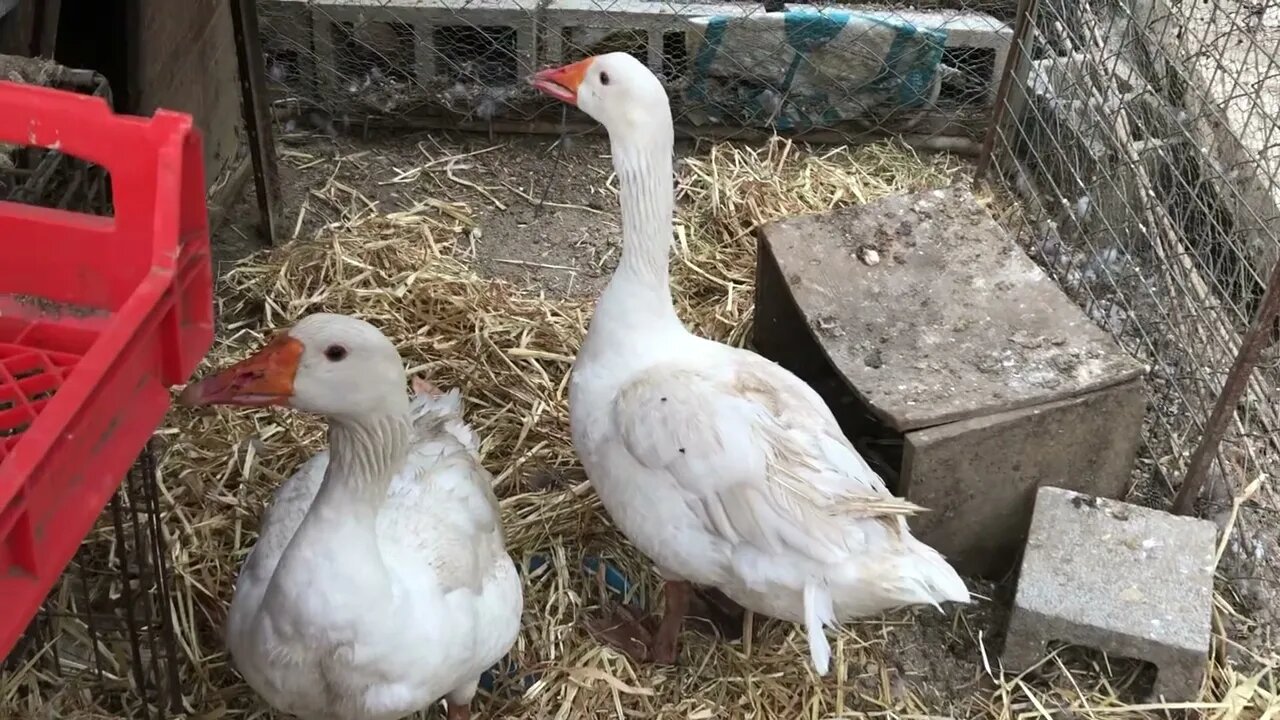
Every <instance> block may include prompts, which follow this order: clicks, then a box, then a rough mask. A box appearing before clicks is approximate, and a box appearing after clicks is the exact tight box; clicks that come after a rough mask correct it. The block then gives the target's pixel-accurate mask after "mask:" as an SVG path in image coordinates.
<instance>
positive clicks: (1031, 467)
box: [752, 188, 1145, 579]
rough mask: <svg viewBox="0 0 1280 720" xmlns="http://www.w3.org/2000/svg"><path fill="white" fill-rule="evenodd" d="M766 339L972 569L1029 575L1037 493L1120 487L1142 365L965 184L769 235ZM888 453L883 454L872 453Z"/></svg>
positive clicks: (920, 521)
mask: <svg viewBox="0 0 1280 720" xmlns="http://www.w3.org/2000/svg"><path fill="white" fill-rule="evenodd" d="M758 237H759V239H760V248H759V261H758V265H757V270H756V315H755V327H754V330H753V335H752V342H753V344H754V345H755V347H756V349H757V350H759V351H760V352H761V353H762V354H764V355H765V356H766V357H769V358H770V359H772V360H774V361H776V362H778V363H780V364H781V365H783V366H784V367H786V368H787V369H788V370H791V371H792V372H794V373H795V374H796V375H797V376H799V377H800V378H802V379H803V380H805V381H806V382H807V383H809V384H810V385H811V386H813V387H814V388H815V389H816V390H817V391H818V393H819V394H820V395H821V396H822V397H823V399H824V400H825V401H826V402H827V404H828V405H829V406H830V407H831V409H832V412H833V413H834V414H835V416H836V418H837V420H839V422H840V426H841V429H843V430H844V432H845V433H846V434H847V435H848V436H849V437H850V438H852V439H853V441H854V442H855V444H858V445H859V447H860V449H862V450H864V451H865V454H868V455H869V456H870V461H871V462H873V463H875V464H876V466H877V467H879V468H880V470H879V472H881V474H882V476H883V477H884V478H885V481H886V483H887V484H888V485H889V486H890V487H891V488H893V489H894V491H895V492H897V493H898V494H899V495H904V496H906V497H907V498H909V499H910V500H912V501H914V502H916V503H918V504H920V505H922V506H924V507H926V508H928V509H929V510H930V511H931V512H928V513H925V514H922V515H920V516H918V517H915V518H912V520H911V524H912V527H913V528H914V529H915V531H916V532H917V533H918V535H919V537H921V538H922V539H923V540H924V541H925V542H927V543H929V544H930V545H932V546H934V547H936V548H937V549H938V550H939V551H941V552H942V553H943V554H944V555H946V556H947V557H948V559H950V560H951V562H952V563H954V564H955V565H956V567H957V569H959V570H960V571H961V572H965V573H967V574H971V575H978V576H982V577H988V578H995V579H998V578H1001V577H1003V576H1004V575H1006V574H1007V573H1008V572H1009V571H1011V570H1012V569H1013V568H1014V563H1015V562H1016V560H1017V556H1018V553H1019V551H1020V550H1021V548H1022V543H1023V540H1024V539H1025V537H1026V532H1027V528H1028V526H1029V525H1030V522H1031V510H1032V506H1033V498H1034V493H1035V491H1036V488H1038V487H1039V486H1041V485H1044V484H1047V483H1055V484H1058V485H1064V486H1067V487H1069V488H1072V489H1077V490H1081V491H1085V492H1089V493H1092V494H1094V495H1101V496H1107V497H1120V496H1122V495H1123V494H1124V492H1125V491H1126V489H1127V487H1128V483H1129V477H1130V471H1131V469H1132V467H1133V461H1134V457H1135V455H1136V452H1137V446H1138V443H1139V439H1140V437H1141V432H1142V420H1143V413H1144V410H1145V392H1144V389H1143V386H1142V380H1141V375H1142V373H1143V367H1142V366H1141V365H1140V364H1139V363H1137V362H1135V361H1134V360H1132V359H1131V358H1130V357H1129V356H1128V355H1126V354H1125V353H1124V352H1123V351H1122V350H1121V349H1120V348H1119V347H1118V346H1116V345H1115V343H1114V342H1113V341H1112V340H1111V338H1110V337H1109V336H1108V335H1106V334H1105V333H1103V332H1102V331H1101V330H1099V329H1098V328H1097V327H1096V326H1095V325H1094V324H1093V323H1092V322H1091V321H1090V320H1089V319H1088V318H1087V317H1086V316H1085V314H1084V312H1083V311H1082V310H1081V309H1080V308H1079V307H1077V306H1076V305H1075V304H1074V303H1072V302H1071V300H1070V299H1068V298H1067V297H1066V295H1064V294H1063V292H1062V290H1061V289H1060V288H1059V287H1058V286H1057V285H1056V284H1055V283H1054V282H1053V281H1052V280H1050V279H1049V278H1048V276H1046V275H1045V274H1044V272H1043V271H1042V270H1040V268H1039V267H1038V266H1036V265H1035V264H1034V263H1033V262H1032V261H1031V260H1030V259H1029V258H1027V256H1026V255H1025V254H1024V253H1023V251H1022V250H1021V249H1020V248H1018V247H1017V246H1016V245H1015V244H1014V243H1013V240H1012V239H1011V238H1009V237H1008V236H1007V235H1006V234H1005V233H1004V231H1003V230H1002V229H1001V228H1000V227H999V226H997V225H996V224H995V222H994V221H993V220H992V219H991V218H990V217H989V216H988V215H987V214H986V212H985V211H984V210H983V209H982V208H981V207H979V206H978V205H977V203H976V202H975V201H974V200H973V198H972V196H971V195H970V194H969V192H968V191H967V190H965V189H961V188H951V189H947V190H940V191H930V192H924V193H914V194H910V195H900V196H895V197H892V198H887V199H885V200H882V201H879V202H875V203H870V204H868V205H865V206H861V207H853V208H847V209H844V210H839V211H836V212H832V213H825V214H821V215H812V216H808V217H798V218H789V219H787V220H783V221H780V222H777V223H773V224H770V225H768V226H766V227H764V228H762V229H761V230H760V231H759V233H758ZM877 451H878V452H879V453H880V455H879V457H877V456H875V454H874V453H875V452H877Z"/></svg>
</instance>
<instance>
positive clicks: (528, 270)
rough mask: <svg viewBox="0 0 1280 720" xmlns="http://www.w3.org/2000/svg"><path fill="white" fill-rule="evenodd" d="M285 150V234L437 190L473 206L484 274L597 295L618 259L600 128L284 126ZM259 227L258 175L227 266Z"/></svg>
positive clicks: (220, 258) (252, 245)
mask: <svg viewBox="0 0 1280 720" xmlns="http://www.w3.org/2000/svg"><path fill="white" fill-rule="evenodd" d="M688 149H689V148H688V147H687V146H686V147H681V148H678V149H677V151H678V152H680V151H687V150H688ZM280 150H281V158H280V172H281V179H282V189H283V192H282V194H283V206H284V207H283V210H282V212H281V217H282V218H283V221H282V223H281V227H282V233H283V236H284V238H286V239H290V238H296V237H303V238H305V237H311V236H313V235H314V234H315V231H316V229H317V228H319V227H321V226H322V225H324V224H325V223H328V222H332V221H334V220H335V219H336V218H337V217H339V216H340V215H342V214H343V213H352V212H366V211H375V210H376V211H377V212H381V213H390V212H396V211H403V210H408V209H410V208H412V207H414V206H415V205H416V204H418V203H420V202H422V201H423V199H424V198H426V197H431V198H435V199H438V200H444V201H447V202H464V203H466V204H467V205H468V206H469V207H470V208H471V211H472V213H473V215H474V218H475V221H476V224H475V227H474V228H473V229H472V230H471V232H470V241H471V247H470V248H468V252H473V253H474V255H473V257H472V258H471V262H472V264H473V266H474V267H475V268H476V270H477V271H478V272H480V273H481V274H483V275H486V276H489V277H496V278H502V279H506V280H511V281H512V282H515V283H518V284H520V285H522V286H525V287H529V286H533V287H538V288H542V289H544V290H546V291H547V292H548V293H550V294H552V295H553V296H554V295H564V294H570V293H572V294H580V295H591V294H594V293H595V292H597V291H598V290H599V289H600V288H601V287H602V286H603V284H604V282H605V281H606V280H607V279H608V275H609V272H610V271H611V270H612V269H613V266H614V264H615V263H616V262H617V258H618V241H619V240H620V238H621V229H620V228H619V226H618V224H617V221H616V217H617V207H616V206H617V201H616V200H615V199H614V196H613V193H612V191H611V190H610V189H609V188H608V187H607V183H610V182H611V176H612V167H611V166H610V164H609V158H608V154H607V153H608V143H607V141H606V140H605V138H604V137H603V136H600V135H579V136H568V137H565V138H563V139H560V138H556V137H554V136H540V137H539V136H534V137H523V136H521V137H499V138H496V139H493V140H490V139H488V138H486V137H484V136H478V135H468V134H458V135H448V134H444V133H421V134H413V135H399V136H392V135H387V134H382V135H372V136H370V137H369V138H367V139H352V138H345V137H339V138H329V137H326V136H314V135H312V136H294V137H289V136H285V137H283V138H281V139H280ZM335 181H336V182H335ZM539 201H541V207H538V205H539ZM304 206H305V210H304ZM257 225H258V215H257V209H256V204H255V203H254V201H253V188H252V184H251V183H250V185H249V187H246V188H245V190H244V192H243V193H242V198H241V201H240V203H239V204H238V205H237V206H236V207H235V208H234V209H233V210H232V211H231V212H230V213H229V216H228V221H227V222H226V223H224V225H223V226H222V227H221V228H220V229H219V230H218V231H217V232H216V234H215V235H214V239H213V247H214V253H215V259H216V261H217V263H218V265H219V271H220V272H222V271H225V269H226V266H227V265H228V263H231V262H234V261H235V260H237V259H239V258H241V257H244V256H245V255H246V254H247V253H250V252H253V251H254V250H257V249H259V248H261V240H260V239H259V237H258V234H257V230H256V228H257Z"/></svg>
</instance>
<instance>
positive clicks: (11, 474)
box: [0, 82, 213, 657]
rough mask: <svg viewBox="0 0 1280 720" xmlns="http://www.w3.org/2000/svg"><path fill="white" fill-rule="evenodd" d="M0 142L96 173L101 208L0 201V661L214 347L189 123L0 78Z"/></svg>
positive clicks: (198, 163) (204, 231)
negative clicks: (105, 203)
mask: <svg viewBox="0 0 1280 720" xmlns="http://www.w3.org/2000/svg"><path fill="white" fill-rule="evenodd" d="M0 142H5V143H9V144H16V145H27V146H39V147H45V148H53V149H56V150H59V151H61V152H63V153H65V154H67V155H71V156H74V157H78V158H81V159H83V160H88V161H89V162H92V163H95V164H97V165H100V166H102V167H104V168H106V170H107V172H108V173H110V176H111V189H112V202H113V205H114V216H113V217H99V216H91V215H84V214H80V213H75V212H66V211H62V210H53V209H46V208H40V207H33V206H28V205H19V204H15V203H7V202H0V657H3V656H4V655H7V654H8V652H9V651H10V650H11V649H12V647H13V645H14V643H15V642H16V641H17V639H18V637H19V636H20V635H21V633H22V631H23V629H24V628H25V627H26V625H27V624H28V622H29V621H30V620H31V618H32V617H34V615H35V613H36V611H37V609H38V608H39V605H40V603H41V601H42V600H43V599H44V597H45V595H47V594H48V592H49V590H51V589H52V587H53V585H54V583H55V582H56V580H57V578H58V575H59V574H61V572H62V570H63V568H65V567H66V565H67V563H68V562H70V560H71V558H72V556H73V555H74V554H75V551H76V548H77V547H78V546H79V544H80V542H81V540H83V539H84V537H85V535H86V534H88V532H89V531H90V529H92V527H93V524H94V521H95V520H96V518H97V517H98V514H99V513H100V512H101V511H102V509H103V507H105V506H106V503H107V502H108V501H109V500H110V499H111V495H112V493H113V492H114V491H115V490H116V487H117V486H118V485H119V483H120V479H121V478H122V477H123V476H124V474H125V473H126V472H127V471H128V468H129V466H130V465H131V464H132V463H133V461H134V459H135V458H136V457H137V456H138V454H139V453H140V452H141V451H142V449H143V447H144V445H145V444H146V442H147V440H148V439H149V438H150V436H151V434H152V432H153V431H154V430H155V428H156V427H157V425H159V423H160V422H161V421H162V419H163V417H164V415H165V412H166V411H167V410H168V408H169V400H170V395H169V392H168V386H170V385H175V384H178V383H181V382H184V381H185V380H187V379H188V378H189V377H190V375H191V373H192V372H194V370H195V368H196V365H198V364H199V362H200V359H201V358H202V357H204V354H205V353H206V352H207V351H208V349H209V346H210V345H211V344H212V342H213V289H212V285H213V280H212V271H211V264H210V258H209V230H208V219H207V216H206V208H205V193H204V163H203V158H202V151H201V141H200V135H199V131H198V130H196V129H195V128H194V127H193V126H192V122H191V118H190V117H189V116H187V115H182V114H178V113H172V112H167V111H163V110H162V111H159V112H157V113H156V114H155V116H154V117H153V118H150V119H143V118H134V117H126V116H118V115H114V114H113V113H112V112H111V110H110V108H109V107H108V106H107V104H106V102H104V101H103V100H102V99H100V98H95V97H89V96H85V95H78V94H75V93H68V92H62V91H57V90H49V89H46V88H38V87H31V86H25V85H15V84H13V83H7V82H0Z"/></svg>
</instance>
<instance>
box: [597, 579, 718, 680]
mask: <svg viewBox="0 0 1280 720" xmlns="http://www.w3.org/2000/svg"><path fill="white" fill-rule="evenodd" d="M692 593H693V589H692V587H690V585H689V583H687V582H684V581H683V580H674V581H673V580H668V581H667V582H666V583H664V585H663V594H664V595H665V596H666V609H665V611H664V612H663V614H662V618H661V619H660V620H656V621H655V619H654V618H653V617H643V616H641V615H639V614H638V613H636V612H635V611H634V610H632V609H631V608H630V607H628V606H626V605H618V606H616V607H615V608H614V610H613V613H612V615H611V616H610V617H607V618H601V619H597V620H590V621H588V623H587V630H588V631H589V632H591V634H592V635H594V636H595V637H596V638H598V639H600V640H601V641H603V642H605V643H606V644H608V645H611V646H613V647H615V648H617V649H619V650H621V651H623V652H625V653H626V654H627V655H629V656H631V658H632V659H633V660H636V661H637V662H646V661H652V662H655V663H658V664H660V665H671V664H674V663H675V661H676V656H677V655H678V654H679V651H680V647H679V640H680V627H681V626H682V625H683V624H684V617H685V615H686V614H688V612H689V599H690V597H691V595H692ZM655 625H656V628H655V627H654V626H655Z"/></svg>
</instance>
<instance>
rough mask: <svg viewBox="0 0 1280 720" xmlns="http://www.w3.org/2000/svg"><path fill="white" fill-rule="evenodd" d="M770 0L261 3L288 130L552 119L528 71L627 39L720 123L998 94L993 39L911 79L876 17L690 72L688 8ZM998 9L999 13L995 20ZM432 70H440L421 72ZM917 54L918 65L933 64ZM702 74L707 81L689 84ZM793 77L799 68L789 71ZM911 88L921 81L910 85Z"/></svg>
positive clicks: (701, 121)
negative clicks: (562, 4) (809, 42)
mask: <svg viewBox="0 0 1280 720" xmlns="http://www.w3.org/2000/svg"><path fill="white" fill-rule="evenodd" d="M772 2H773V0H767V1H766V2H765V3H764V4H763V5H755V4H753V3H743V2H737V1H736V0H728V1H727V2H724V3H721V4H720V5H719V6H710V5H705V4H704V5H697V4H692V3H690V4H683V3H679V2H672V1H671V0H588V1H587V2H583V3H579V6H581V7H580V9H579V11H578V12H579V16H581V17H584V18H586V19H583V20H582V21H581V24H573V23H570V22H568V21H566V20H564V19H563V18H564V16H562V15H557V14H555V12H554V11H555V9H556V8H555V6H554V5H553V4H552V3H550V2H539V1H537V0H528V1H527V2H526V1H525V0H512V1H511V2H499V1H498V0H470V1H469V2H463V3H460V4H458V5H457V6H456V8H453V9H448V8H445V7H443V6H441V7H440V8H438V9H435V10H432V11H431V12H432V13H434V14H424V13H425V12H426V11H425V10H423V8H422V5H421V4H420V3H413V2H408V1H407V0H365V1H363V2H348V3H343V2H307V3H302V2H297V1H296V0H268V1H264V2H260V3H259V13H260V23H261V27H262V37H263V45H264V47H265V49H266V52H267V54H268V62H267V74H268V78H269V79H270V80H271V81H272V84H273V85H274V88H275V91H276V92H275V103H274V109H275V112H276V114H277V117H278V118H279V119H280V120H281V121H282V122H283V123H284V129H285V132H286V133H289V132H292V131H297V130H301V131H316V130H321V131H326V132H331V133H332V132H334V131H335V130H336V127H335V126H341V125H344V124H346V125H356V126H359V125H361V124H367V123H379V122H383V123H385V122H387V121H391V124H397V125H404V124H405V121H406V120H409V121H417V122H419V123H421V122H424V121H427V122H428V123H430V121H431V119H434V126H437V127H441V126H446V127H447V126H462V125H465V124H470V125H471V126H472V127H473V128H474V127H476V126H480V127H484V126H488V127H490V128H494V127H495V126H496V127H497V129H529V128H528V127H527V126H526V127H524V128H516V127H512V126H510V125H508V126H505V127H504V126H501V123H504V122H505V123H508V124H510V123H528V122H530V121H536V120H539V119H542V120H547V119H550V120H552V121H554V120H555V119H558V118H560V116H561V112H562V108H561V107H560V106H559V105H557V104H556V103H554V102H550V101H548V100H547V99H546V98H541V97H538V96H537V95H536V93H534V92H533V91H532V90H531V89H529V88H528V87H527V86H526V84H525V83H524V78H525V76H527V75H528V74H529V73H530V72H532V71H533V70H534V69H536V67H540V66H548V65H551V64H558V63H562V62H570V61H573V60H576V59H580V58H583V57H587V56H590V55H596V54H601V53H604V52H610V51H623V52H629V53H631V54H633V55H635V56H636V57H637V58H639V59H641V60H642V61H646V62H649V63H650V64H651V66H660V68H661V70H660V72H659V73H658V74H659V75H660V77H661V78H662V79H663V80H664V82H665V83H666V84H667V86H668V90H669V93H670V95H671V96H672V98H673V112H674V113H675V116H676V121H677V123H678V124H689V125H697V126H702V127H706V128H718V134H721V135H723V134H727V133H734V132H739V131H742V130H744V129H746V130H756V131H763V132H773V131H792V130H794V131H797V132H810V133H815V132H816V133H822V132H827V133H839V134H843V135H847V136H850V137H853V136H860V135H864V134H867V133H876V132H881V131H883V132H888V131H896V132H901V133H909V134H918V135H921V136H924V137H928V136H933V135H936V134H945V135H951V136H957V137H966V136H967V137H970V138H972V139H977V138H979V137H981V131H980V128H981V126H982V121H983V119H984V118H985V116H986V115H987V114H988V113H989V110H990V102H991V98H992V95H993V92H992V91H993V83H992V82H991V78H992V77H993V76H994V75H996V73H998V68H997V56H998V53H997V51H996V49H993V48H989V47H976V46H974V47H967V46H960V45H956V46H950V45H948V46H947V47H940V48H939V49H940V50H941V57H940V60H939V62H938V64H937V67H936V68H934V69H933V73H934V74H933V76H932V77H931V78H929V79H928V80H926V81H924V83H923V85H921V84H920V81H919V78H908V77H903V72H901V67H905V66H897V67H890V68H887V69H885V68H884V66H883V65H882V64H881V63H879V60H880V59H881V58H880V56H879V55H878V54H877V53H880V52H881V51H882V50H883V47H882V46H881V45H880V44H879V43H882V42H883V39H882V38H873V37H871V35H870V34H869V33H871V32H872V29H871V28H869V27H868V28H866V29H865V30H866V32H865V33H864V34H863V35H858V33H859V32H862V26H859V28H860V29H859V30H856V31H847V32H850V33H852V35H851V36H849V37H842V38H841V39H840V41H839V42H832V43H829V44H826V45H822V46H821V47H820V48H818V49H814V50H812V52H809V54H808V56H807V58H806V60H804V61H802V62H801V63H800V64H799V66H797V67H794V68H790V69H784V68H781V67H779V66H778V64H777V63H779V62H784V63H785V61H780V60H777V59H776V58H790V57H792V56H793V53H792V50H791V46H790V45H789V44H788V41H787V40H785V39H784V38H783V33H781V32H766V31H760V32H759V34H753V37H754V38H757V39H758V40H759V42H760V43H763V44H761V45H758V46H754V45H751V43H743V42H738V43H735V44H734V47H733V48H732V49H731V50H725V51H722V52H720V53H718V54H717V55H716V56H715V57H716V59H715V62H716V63H719V65H717V67H716V68H715V69H713V70H712V71H711V72H709V73H703V72H702V71H699V72H698V73H695V72H693V70H694V66H695V65H696V64H698V63H705V62H707V59H706V57H702V56H699V52H700V51H699V48H700V47H701V46H700V44H699V42H698V40H697V38H696V36H695V35H691V34H690V32H689V30H690V29H691V28H692V27H693V25H692V24H691V22H690V20H689V19H690V18H695V17H699V16H706V15H709V14H715V13H716V12H719V11H718V10H716V9H715V8H716V7H718V8H720V9H721V10H723V9H724V8H734V9H739V8H740V9H741V10H740V11H741V12H742V14H743V17H757V16H760V15H763V14H764V13H765V12H766V8H767V9H770V10H776V9H780V8H783V7H785V6H783V5H782V3H781V2H778V5H777V7H774V6H773V4H772ZM943 4H944V3H943V2H929V3H925V4H924V5H923V7H931V8H933V9H934V11H935V12H936V13H938V15H936V16H935V17H940V18H943V19H947V18H959V17H961V16H962V15H963V16H965V17H969V16H970V15H971V14H972V13H973V12H987V11H990V12H992V13H994V14H996V15H1000V14H1003V15H1004V16H1006V17H1007V16H1008V15H1009V13H1010V11H1011V9H1012V8H1011V7H1010V6H1009V5H1008V3H1005V2H999V1H998V0H974V1H973V2H972V5H971V7H970V6H968V5H966V7H965V9H964V10H960V9H954V8H955V4H954V3H945V4H946V5H949V6H951V8H950V9H947V8H942V7H940V6H941V5H943ZM850 7H852V6H845V5H830V6H828V7H825V8H824V9H826V10H841V9H846V10H847V9H849V8H850ZM709 8H710V9H709ZM646 9H647V10H646ZM659 9H660V10H661V12H653V11H655V10H659ZM357 10H358V11H357ZM877 10H878V11H881V12H886V13H887V15H886V16H885V17H887V18H888V19H889V20H890V21H894V20H900V21H902V22H904V23H909V24H911V25H912V26H913V27H919V28H923V27H925V24H924V23H922V22H921V20H920V18H921V15H920V13H919V12H917V11H910V10H904V9H896V8H894V7H889V6H886V7H884V8H877ZM646 12H648V13H650V14H645V13H646ZM442 14H443V16H444V17H445V18H446V20H441V19H440V17H441V15H442ZM588 16H589V17H588ZM423 18H431V20H430V21H426V20H423ZM989 21H990V23H991V26H992V27H999V26H1000V24H999V23H998V22H997V19H996V18H989ZM325 28H327V29H328V31H326V29H325ZM530 29H531V30H530ZM730 32H733V31H730ZM691 38H692V39H691ZM651 41H652V42H651ZM922 42H928V41H922ZM938 44H939V45H940V46H941V45H942V42H941V41H939V43H938ZM747 46H750V47H747ZM727 47H728V46H727V45H726V48H727ZM873 59H874V63H873V62H872V60H873ZM927 64H928V63H925V65H926V66H927ZM873 65H874V69H872V67H873ZM423 67H429V68H431V69H432V70H431V72H429V73H427V72H423V71H421V70H420V68H423ZM921 67H922V68H923V70H920V72H926V73H927V72H930V70H929V68H928V67H925V66H921ZM858 68H867V71H866V72H861V71H859V70H858ZM784 70H785V71H784ZM913 72H916V71H913ZM788 73H790V75H788ZM907 74H911V73H907ZM695 75H696V76H697V77H698V78H699V80H698V81H697V82H696V83H691V78H693V77H694V76H695ZM792 75H794V76H795V77H796V78H800V79H798V80H795V81H794V82H792V81H790V80H787V79H786V78H788V77H791V76H792ZM908 81H910V82H911V83H915V84H910V83H908ZM693 85H696V87H693ZM908 85H909V86H910V88H911V90H908V91H902V88H904V87H908ZM915 90H918V92H915Z"/></svg>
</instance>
